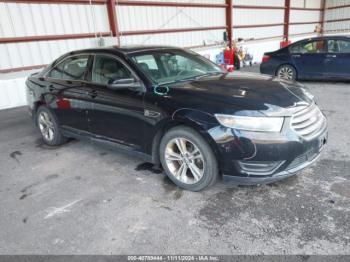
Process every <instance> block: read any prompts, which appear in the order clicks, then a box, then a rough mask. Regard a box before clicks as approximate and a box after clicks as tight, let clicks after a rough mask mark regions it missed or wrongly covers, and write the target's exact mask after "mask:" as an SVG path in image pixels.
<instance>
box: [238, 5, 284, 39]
mask: <svg viewBox="0 0 350 262" xmlns="http://www.w3.org/2000/svg"><path fill="white" fill-rule="evenodd" d="M233 3H234V5H246V6H247V8H237V9H235V8H234V9H233V25H234V27H235V26H237V27H239V26H242V25H261V24H281V23H283V21H284V10H283V9H250V8H249V6H277V7H283V6H284V0H267V1H259V0H235V1H233ZM233 35H234V38H244V39H248V38H255V39H257V38H268V37H277V36H282V35H283V26H282V25H280V26H270V27H264V28H261V27H256V28H234V30H233Z"/></svg>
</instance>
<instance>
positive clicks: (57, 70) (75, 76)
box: [48, 55, 89, 80]
mask: <svg viewBox="0 0 350 262" xmlns="http://www.w3.org/2000/svg"><path fill="white" fill-rule="evenodd" d="M88 60H89V56H88V55H82V56H73V57H69V58H67V59H65V60H63V61H62V62H61V63H59V64H58V65H57V66H55V67H54V68H53V69H52V70H51V71H50V72H49V74H48V77H51V78H57V79H64V80H83V79H84V76H85V72H86V68H87V63H88Z"/></svg>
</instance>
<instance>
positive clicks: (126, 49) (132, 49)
mask: <svg viewBox="0 0 350 262" xmlns="http://www.w3.org/2000/svg"><path fill="white" fill-rule="evenodd" d="M162 49H164V50H167V49H181V48H179V47H174V46H156V45H152V46H145V45H130V46H123V47H119V46H105V47H97V48H89V49H82V50H76V51H73V52H70V53H69V54H71V55H74V54H81V53H95V52H108V53H115V52H117V53H123V54H130V53H138V52H145V51H151V50H162Z"/></svg>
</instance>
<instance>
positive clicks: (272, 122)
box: [215, 114, 284, 132]
mask: <svg viewBox="0 0 350 262" xmlns="http://www.w3.org/2000/svg"><path fill="white" fill-rule="evenodd" d="M215 117H216V119H217V120H218V121H219V123H220V124H221V125H223V126H226V127H230V128H234V129H240V130H247V131H260V132H280V131H281V129H282V125H283V120H284V118H283V117H253V116H232V115H222V114H216V115H215Z"/></svg>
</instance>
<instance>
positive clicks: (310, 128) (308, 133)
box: [291, 104, 327, 140]
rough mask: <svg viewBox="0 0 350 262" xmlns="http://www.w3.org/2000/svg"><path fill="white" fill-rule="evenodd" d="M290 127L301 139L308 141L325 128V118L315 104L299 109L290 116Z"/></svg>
mask: <svg viewBox="0 0 350 262" xmlns="http://www.w3.org/2000/svg"><path fill="white" fill-rule="evenodd" d="M291 125H292V128H293V129H294V131H295V132H296V133H297V134H298V135H299V136H301V137H303V138H305V139H307V140H310V139H312V138H314V137H316V136H317V135H319V134H320V133H321V132H323V130H324V129H325V128H326V125H327V124H326V118H325V117H324V116H323V114H322V112H321V111H320V109H319V108H318V107H317V106H316V104H312V105H310V106H308V107H306V108H303V109H301V110H300V111H298V112H296V113H295V114H294V115H293V116H292V120H291Z"/></svg>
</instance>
